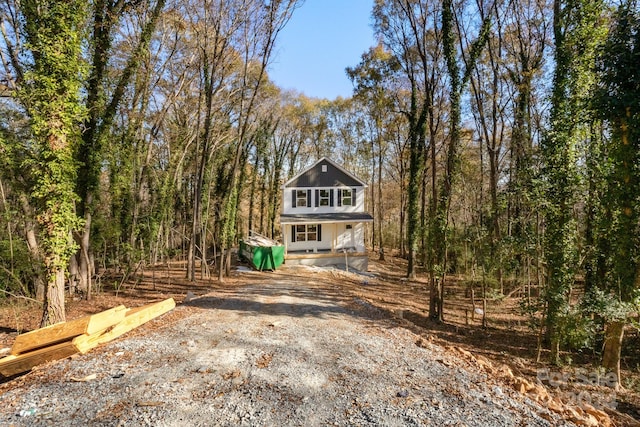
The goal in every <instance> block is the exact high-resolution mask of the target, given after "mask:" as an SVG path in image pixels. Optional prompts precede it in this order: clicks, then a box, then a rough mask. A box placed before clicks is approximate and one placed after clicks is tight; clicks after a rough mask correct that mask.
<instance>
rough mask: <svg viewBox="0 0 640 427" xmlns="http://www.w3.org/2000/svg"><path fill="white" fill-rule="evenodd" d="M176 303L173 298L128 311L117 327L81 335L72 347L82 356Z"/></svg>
mask: <svg viewBox="0 0 640 427" xmlns="http://www.w3.org/2000/svg"><path fill="white" fill-rule="evenodd" d="M175 306H176V303H175V301H174V300H173V298H169V299H166V300H164V301H160V302H157V303H154V304H149V305H145V306H142V307H136V308H132V309H128V310H127V312H126V314H125V316H124V319H123V320H122V321H121V322H119V323H118V324H117V325H114V326H112V327H109V328H107V329H104V330H102V331H99V332H97V333H94V334H83V335H80V336H77V337H75V338H74V339H73V341H72V342H73V345H74V346H75V348H76V349H77V350H78V351H79V352H80V353H82V354H85V353H87V352H88V351H89V350H91V349H93V348H95V347H97V346H98V345H100V344H104V343H106V342H109V341H111V340H113V339H115V338H118V337H119V336H121V335H122V334H125V333H127V332H129V331H130V330H132V329H135V328H137V327H138V326H140V325H142V324H143V323H146V322H148V321H149V320H152V319H155V318H156V317H158V316H160V315H162V314H164V313H166V312H168V311H171V310H173V309H174V308H175Z"/></svg>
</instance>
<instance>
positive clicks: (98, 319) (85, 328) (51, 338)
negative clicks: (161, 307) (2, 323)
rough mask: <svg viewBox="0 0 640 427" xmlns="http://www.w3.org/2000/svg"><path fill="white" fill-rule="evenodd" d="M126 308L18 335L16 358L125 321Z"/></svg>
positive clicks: (15, 344)
mask: <svg viewBox="0 0 640 427" xmlns="http://www.w3.org/2000/svg"><path fill="white" fill-rule="evenodd" d="M125 311H126V308H125V306H124V305H120V306H118V307H114V308H111V309H109V310H106V311H103V312H101V313H97V314H92V315H90V316H85V317H81V318H80V319H76V320H71V321H69V322H62V323H56V324H55V325H50V326H47V327H45V328H40V329H35V330H33V331H31V332H27V333H25V334H22V335H18V336H17V337H16V340H15V341H14V343H13V346H12V347H11V354H12V355H14V356H17V355H20V354H23V353H27V352H29V351H31V350H34V349H37V348H43V347H49V346H52V345H55V344H58V343H61V342H63V341H69V340H71V339H72V338H73V337H76V336H78V335H82V334H89V335H91V334H95V333H96V332H100V331H104V330H105V329H107V328H109V327H110V326H113V325H115V324H116V323H119V322H121V321H122V320H123V319H124V316H125Z"/></svg>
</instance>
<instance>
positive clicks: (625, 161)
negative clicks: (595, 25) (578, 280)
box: [597, 0, 640, 379]
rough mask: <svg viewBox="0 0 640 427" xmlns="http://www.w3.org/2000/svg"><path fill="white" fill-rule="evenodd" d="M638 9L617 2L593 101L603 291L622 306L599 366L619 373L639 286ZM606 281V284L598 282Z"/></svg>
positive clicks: (612, 323)
mask: <svg viewBox="0 0 640 427" xmlns="http://www.w3.org/2000/svg"><path fill="white" fill-rule="evenodd" d="M638 58H640V12H639V11H638V9H637V6H636V3H635V2H633V1H630V0H627V1H625V2H623V3H622V4H621V5H620V6H619V7H618V10H617V13H616V14H615V15H614V20H613V25H612V29H611V31H610V33H609V35H608V38H607V41H606V43H605V44H604V48H603V49H602V52H601V53H600V58H599V59H600V61H599V66H600V73H601V74H600V91H599V96H598V97H597V106H598V107H599V110H600V111H601V112H602V118H603V119H604V120H605V121H606V122H607V123H608V127H609V130H610V132H611V140H610V144H609V146H608V148H609V150H608V153H607V154H608V155H609V164H611V165H612V166H611V171H610V172H609V176H608V179H607V184H608V191H607V195H606V200H605V203H606V205H607V209H608V211H607V213H608V215H607V217H608V218H610V220H611V221H610V226H609V228H608V229H607V230H606V232H607V234H608V236H610V237H609V238H608V240H607V243H608V245H609V248H610V253H608V254H606V255H607V259H608V260H609V268H610V271H609V272H608V273H609V274H608V276H607V277H608V278H609V280H610V283H609V284H608V286H607V288H606V291H608V292H610V293H613V295H614V296H615V298H616V300H617V301H616V302H620V303H622V306H623V307H626V308H625V309H623V310H622V312H618V313H615V315H613V316H610V317H611V318H610V319H607V320H608V321H609V323H608V325H607V326H606V332H607V333H606V339H605V345H604V350H603V359H602V365H603V367H605V368H607V369H609V370H612V371H613V372H615V373H616V375H617V376H618V379H620V349H621V347H622V339H623V335H624V326H625V324H626V323H627V322H628V317H629V316H630V315H631V313H634V312H637V298H638V292H639V290H640V232H639V231H640V205H639V203H640V170H639V168H638V165H640V77H639V76H638V73H637V64H638ZM604 285H607V284H604Z"/></svg>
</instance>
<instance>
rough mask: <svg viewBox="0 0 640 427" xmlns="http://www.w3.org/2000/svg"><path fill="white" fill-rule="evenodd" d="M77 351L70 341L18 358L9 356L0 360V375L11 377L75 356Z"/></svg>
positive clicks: (21, 355)
mask: <svg viewBox="0 0 640 427" xmlns="http://www.w3.org/2000/svg"><path fill="white" fill-rule="evenodd" d="M77 352H78V350H77V349H76V347H75V346H74V345H73V343H72V342H71V341H66V342H63V343H59V344H56V345H53V346H50V347H44V348H40V349H37V350H33V351H30V352H28V353H24V354H20V355H18V356H14V355H10V356H7V357H4V358H2V359H0V374H2V375H4V376H5V377H11V376H13V375H16V374H20V373H22V372H27V371H30V370H31V369H32V368H33V367H34V366H36V365H40V364H42V363H46V362H51V361H53V360H59V359H64V358H66V357H69V356H72V355H74V354H76V353H77Z"/></svg>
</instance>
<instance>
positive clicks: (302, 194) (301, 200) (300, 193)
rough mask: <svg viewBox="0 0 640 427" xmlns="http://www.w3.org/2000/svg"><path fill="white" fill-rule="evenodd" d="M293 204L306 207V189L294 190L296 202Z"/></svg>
mask: <svg viewBox="0 0 640 427" xmlns="http://www.w3.org/2000/svg"><path fill="white" fill-rule="evenodd" d="M295 206H297V207H300V208H305V207H307V190H297V191H296V204H295Z"/></svg>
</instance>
